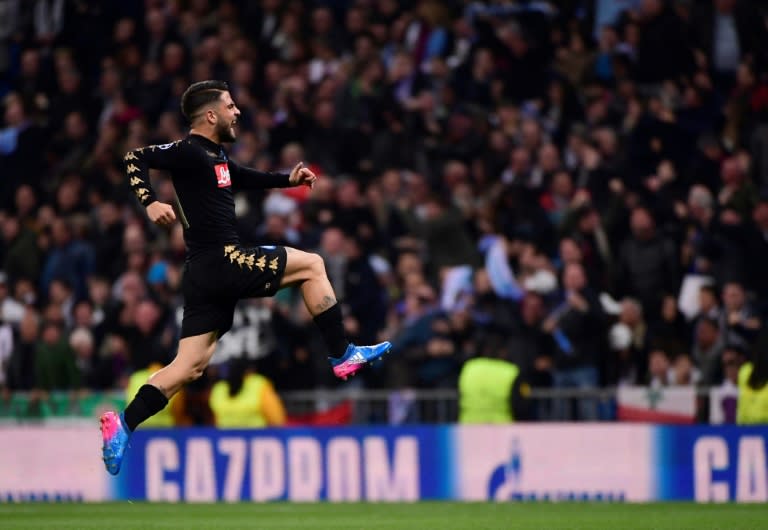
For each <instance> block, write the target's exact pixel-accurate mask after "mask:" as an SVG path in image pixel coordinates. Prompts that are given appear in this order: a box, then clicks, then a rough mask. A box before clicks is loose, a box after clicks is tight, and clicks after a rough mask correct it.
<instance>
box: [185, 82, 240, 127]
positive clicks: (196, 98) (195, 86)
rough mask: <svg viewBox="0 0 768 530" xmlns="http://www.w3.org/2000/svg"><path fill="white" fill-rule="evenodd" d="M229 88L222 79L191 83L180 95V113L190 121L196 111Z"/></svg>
mask: <svg viewBox="0 0 768 530" xmlns="http://www.w3.org/2000/svg"><path fill="white" fill-rule="evenodd" d="M227 90H229V85H227V83H226V82H224V81H217V80H209V81H200V82H198V83H192V84H191V85H189V88H187V89H186V90H185V91H184V94H182V95H181V113H182V114H183V115H184V117H185V118H187V120H188V121H190V122H191V121H192V119H193V118H195V115H196V114H197V113H198V111H199V110H200V109H201V108H202V107H204V106H205V105H209V104H211V103H213V102H214V101H216V100H217V99H219V98H220V97H221V93H222V92H225V91H227Z"/></svg>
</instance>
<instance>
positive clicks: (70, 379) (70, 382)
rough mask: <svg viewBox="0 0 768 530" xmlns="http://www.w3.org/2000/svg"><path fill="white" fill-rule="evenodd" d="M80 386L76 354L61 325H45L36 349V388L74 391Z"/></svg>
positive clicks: (49, 323) (51, 323) (46, 323)
mask: <svg viewBox="0 0 768 530" xmlns="http://www.w3.org/2000/svg"><path fill="white" fill-rule="evenodd" d="M80 384H81V374H80V371H79V370H78V368H77V364H76V362H75V352H74V351H73V349H72V347H71V346H70V345H69V341H68V340H67V339H66V337H65V336H64V334H63V330H62V327H61V325H60V324H58V323H54V322H45V323H43V325H42V329H41V331H40V340H39V342H38V343H37V346H36V347H35V388H38V389H41V390H74V389H77V388H79V387H80Z"/></svg>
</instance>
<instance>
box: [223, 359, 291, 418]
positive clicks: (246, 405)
mask: <svg viewBox="0 0 768 530" xmlns="http://www.w3.org/2000/svg"><path fill="white" fill-rule="evenodd" d="M228 368H229V370H228V374H227V375H228V377H227V378H226V380H222V381H218V382H217V383H215V384H214V385H213V388H212V389H211V395H210V398H209V404H210V406H211V410H212V411H213V415H214V417H215V418H216V426H217V427H219V428H224V429H237V428H258V427H273V426H279V425H284V424H285V408H284V407H283V402H282V401H281V400H280V397H279V396H278V395H277V392H275V389H274V387H273V386H272V383H271V382H270V381H269V379H267V378H266V377H264V376H262V375H259V374H257V373H255V372H254V371H252V370H250V369H249V367H248V362H247V360H245V359H235V360H233V361H231V362H230V363H229V367H228Z"/></svg>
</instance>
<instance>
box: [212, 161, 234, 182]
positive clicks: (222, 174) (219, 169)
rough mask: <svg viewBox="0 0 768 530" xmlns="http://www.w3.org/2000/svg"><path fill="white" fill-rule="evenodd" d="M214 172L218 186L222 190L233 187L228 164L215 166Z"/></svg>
mask: <svg viewBox="0 0 768 530" xmlns="http://www.w3.org/2000/svg"><path fill="white" fill-rule="evenodd" d="M213 170H214V171H215V172H216V184H217V185H218V186H219V187H220V188H229V187H230V186H231V185H232V181H231V180H230V178H229V166H228V165H227V164H226V163H224V164H216V165H215V166H213Z"/></svg>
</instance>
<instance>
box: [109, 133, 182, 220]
mask: <svg viewBox="0 0 768 530" xmlns="http://www.w3.org/2000/svg"><path fill="white" fill-rule="evenodd" d="M191 150H192V147H191V146H189V145H188V142H186V141H184V140H178V141H176V142H171V143H169V144H162V145H150V146H147V147H141V148H139V149H134V150H133V151H129V152H128V153H126V155H125V156H124V157H123V163H124V165H125V173H126V175H127V176H128V183H129V184H130V186H131V189H132V190H133V193H135V194H136V198H137V199H139V202H140V203H141V204H142V206H147V205H149V204H151V203H153V202H154V201H156V200H157V196H156V195H155V190H154V189H152V183H151V182H150V180H149V170H150V169H162V170H166V171H171V170H174V169H181V168H183V167H185V165H187V162H188V160H189V159H190V158H191V156H193V155H194V153H192V152H191Z"/></svg>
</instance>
